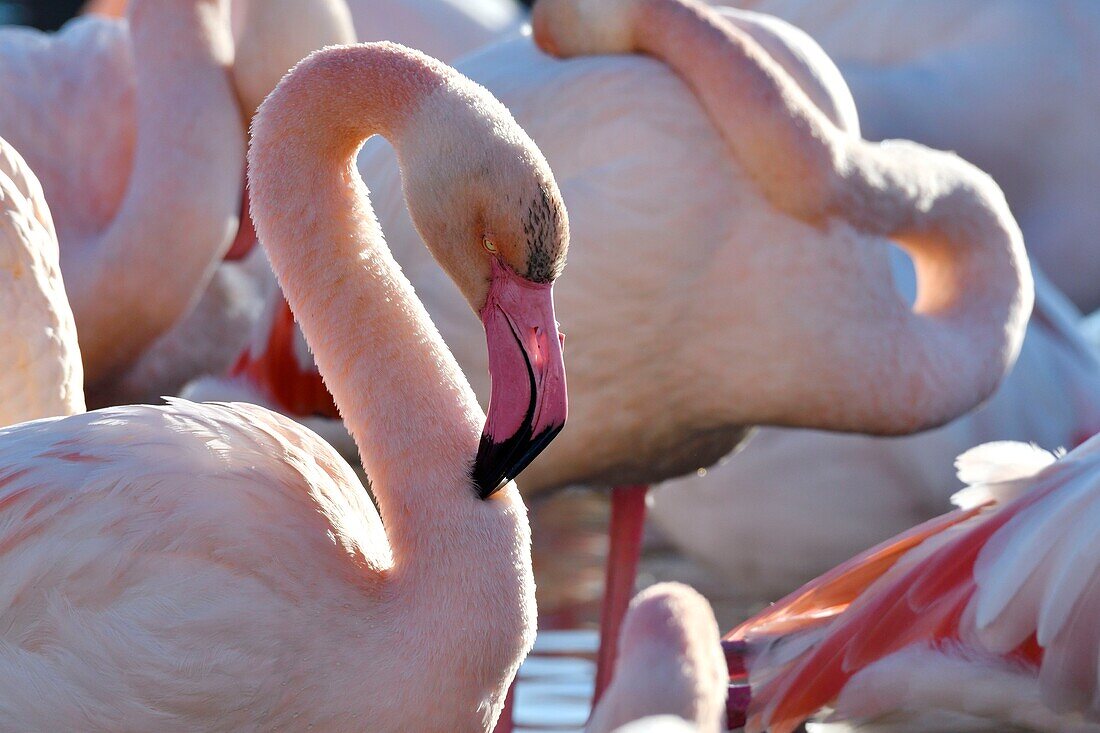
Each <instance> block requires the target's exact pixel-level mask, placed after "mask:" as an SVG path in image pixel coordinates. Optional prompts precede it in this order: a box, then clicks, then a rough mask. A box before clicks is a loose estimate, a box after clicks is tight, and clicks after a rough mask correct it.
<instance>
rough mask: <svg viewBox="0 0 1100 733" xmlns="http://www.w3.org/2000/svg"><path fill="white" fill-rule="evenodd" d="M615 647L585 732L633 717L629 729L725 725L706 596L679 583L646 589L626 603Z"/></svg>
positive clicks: (706, 729) (606, 730) (700, 732)
mask: <svg viewBox="0 0 1100 733" xmlns="http://www.w3.org/2000/svg"><path fill="white" fill-rule="evenodd" d="M619 647H620V648H621V649H622V655H621V656H620V657H619V658H618V661H617V662H616V663H615V674H614V676H613V677H612V681H611V685H610V687H608V688H607V693H606V694H605V695H604V696H603V699H602V700H600V703H599V705H598V706H597V707H596V709H595V710H594V711H593V713H592V717H591V719H590V720H589V721H588V725H587V726H586V728H585V731H586V733H611V731H623V733H625V731H626V730H627V728H624V727H623V726H627V725H628V724H631V723H634V725H632V726H630V728H629V730H635V726H638V730H639V731H640V730H643V729H644V730H653V731H654V732H656V731H670V730H677V729H676V728H670V727H669V726H676V725H677V724H679V725H686V726H688V728H687V729H688V730H691V731H694V732H695V733H718V731H719V730H725V728H724V727H722V723H723V722H724V718H725V710H726V707H725V706H726V683H727V674H726V662H725V659H724V658H723V656H722V652H721V649H720V646H719V642H718V623H717V621H715V620H714V611H712V610H711V607H710V604H709V603H707V601H706V599H705V598H703V597H702V596H701V595H699V594H698V593H697V592H695V591H694V590H692V589H691V588H689V587H687V586H685V585H681V584H679V583H660V584H657V585H653V586H650V587H649V588H646V589H645V590H644V591H642V592H641V593H639V594H638V595H637V596H635V598H634V600H633V601H631V603H630V607H629V609H627V612H626V617H625V619H624V621H623V628H622V638H621V639H620V640H619ZM643 721H644V722H643ZM643 725H648V726H651V728H642V727H641V726H643Z"/></svg>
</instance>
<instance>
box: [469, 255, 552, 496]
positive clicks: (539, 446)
mask: <svg viewBox="0 0 1100 733" xmlns="http://www.w3.org/2000/svg"><path fill="white" fill-rule="evenodd" d="M492 263H493V264H492V268H493V269H492V280H491V282H490V285H489V296H488V298H487V299H486V301H485V307H483V308H482V309H481V322H482V323H483V324H484V326H485V338H486V342H487V343H488V347H489V376H490V378H491V379H492V390H491V392H490V395H489V415H488V418H487V419H486V421H485V429H484V431H482V434H481V444H480V445H479V446H478V450H477V458H475V459H474V467H473V476H472V478H473V482H474V486H475V487H476V489H477V492H478V495H479V496H480V497H481V498H482V499H487V498H489V497H490V496H492V495H493V494H494V493H495V492H496V491H498V490H499V489H501V488H502V487H503V486H504V485H505V484H507V483H508V482H509V481H511V480H512V479H514V478H515V477H516V476H518V475H519V473H520V472H521V471H522V470H523V469H525V468H527V466H528V464H530V463H531V461H533V460H534V459H535V457H536V456H538V454H539V453H541V452H542V451H543V449H544V448H546V446H548V445H549V444H550V441H552V440H553V439H554V437H555V436H556V435H557V434H558V433H559V432H561V429H562V428H563V427H565V417H566V413H567V411H568V406H567V400H566V394H565V361H564V358H563V356H562V349H563V346H564V343H565V337H564V336H562V335H561V334H560V333H558V324H557V321H556V320H555V319H554V297H553V291H552V285H551V284H550V283H536V282H532V281H530V280H527V279H526V278H524V277H521V276H519V275H517V274H516V273H514V272H512V270H511V269H509V268H508V267H507V266H506V265H504V264H502V263H501V262H500V261H498V260H497V259H496V258H494V259H493V261H492Z"/></svg>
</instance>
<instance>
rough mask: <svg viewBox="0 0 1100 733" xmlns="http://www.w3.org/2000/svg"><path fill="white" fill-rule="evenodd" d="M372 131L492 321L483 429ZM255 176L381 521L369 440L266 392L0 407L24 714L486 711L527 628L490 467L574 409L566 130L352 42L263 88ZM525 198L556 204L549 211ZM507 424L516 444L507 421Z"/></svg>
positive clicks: (35, 719) (261, 206) (67, 722)
mask: <svg viewBox="0 0 1100 733" xmlns="http://www.w3.org/2000/svg"><path fill="white" fill-rule="evenodd" d="M375 133H379V134H385V135H387V137H388V139H389V140H391V141H392V142H393V143H394V144H395V145H396V146H397V148H398V150H399V151H400V153H401V160H402V167H403V170H404V171H405V176H406V182H407V184H408V192H409V202H410V206H411V208H412V210H413V211H414V215H415V216H416V218H417V222H418V224H419V225H420V227H421V230H422V231H423V233H424V237H425V241H426V242H427V243H428V244H429V246H430V247H432V250H433V252H434V253H435V255H436V256H437V257H438V258H439V260H440V262H441V263H443V265H444V266H445V267H446V268H447V269H448V271H449V272H451V273H453V275H454V277H455V278H456V280H457V281H458V282H459V283H460V285H461V287H462V288H463V291H464V292H466V293H468V296H469V298H470V303H471V305H472V306H473V307H474V308H475V309H477V310H478V311H480V313H481V315H482V319H483V321H484V322H485V328H486V337H487V340H488V343H489V350H490V353H491V354H492V357H491V359H492V367H493V375H492V377H493V381H494V389H495V391H494V402H493V404H492V405H491V407H490V410H489V416H488V419H487V421H486V424H485V437H483V438H482V441H481V443H480V445H479V441H478V431H479V424H480V421H481V419H482V415H483V413H482V412H481V411H480V409H479V408H478V406H477V403H476V401H475V398H474V395H473V392H472V391H471V390H470V389H469V386H468V384H467V383H466V381H465V380H464V378H463V377H462V373H461V371H460V370H459V368H458V365H457V364H456V363H455V361H454V359H453V358H452V357H451V355H450V354H449V352H448V351H447V349H446V347H445V345H444V343H443V341H442V339H441V338H440V337H439V335H438V333H437V332H436V331H435V329H434V328H433V326H432V324H431V322H430V320H429V318H428V316H427V313H426V312H425V311H424V309H423V308H422V307H421V306H420V304H419V302H418V301H417V300H416V298H415V296H414V295H413V291H412V289H411V287H410V285H409V283H408V281H407V280H406V279H405V278H404V277H403V276H402V274H401V272H400V270H399V269H398V268H397V266H396V265H395V263H394V261H393V259H392V258H391V257H390V255H389V253H388V250H387V249H386V247H385V244H384V242H383V240H382V236H381V231H380V229H379V227H378V225H377V223H376V221H375V219H374V217H373V214H372V212H371V208H370V204H369V201H368V200H367V195H366V189H365V187H364V186H363V184H362V182H361V181H360V180H359V178H358V176H356V175H355V173H354V170H353V156H354V155H355V152H356V150H357V149H358V147H359V145H360V144H361V143H362V141H363V139H365V138H366V137H368V136H370V135H372V134H375ZM250 184H251V191H252V203H253V218H254V221H255V223H256V225H257V230H258V233H259V235H260V237H261V241H263V242H264V245H265V247H266V248H267V250H268V254H269V256H270V259H271V263H272V266H273V268H274V270H275V272H276V274H277V275H278V277H279V279H280V282H281V283H282V285H283V286H284V289H285V291H286V294H287V297H288V300H289V301H290V304H291V305H292V306H293V308H294V309H295V312H296V314H297V316H298V317H299V319H300V322H301V324H302V328H303V331H304V332H305V334H306V336H307V338H308V339H309V341H310V343H311V344H312V345H313V346H314V349H315V354H316V357H317V362H318V364H319V365H320V367H321V370H322V373H323V374H325V375H326V376H327V380H328V381H327V384H328V386H329V387H330V388H331V390H332V393H333V395H334V397H335V400H336V403H337V404H338V405H339V406H340V408H341V413H342V414H343V415H344V416H345V418H346V420H347V423H348V424H349V426H350V427H351V431H352V434H353V435H355V436H356V442H357V444H358V446H359V448H360V453H361V455H362V458H363V464H364V466H365V467H366V470H367V471H368V473H369V474H370V477H371V481H372V485H373V489H374V495H375V497H376V498H377V500H378V503H379V507H380V510H381V516H382V517H383V518H384V520H385V528H384V529H383V524H382V520H381V519H380V517H379V515H378V513H376V512H375V510H374V508H373V506H372V504H371V502H370V500H369V499H368V498H367V494H366V492H365V491H364V490H363V487H362V485H361V484H360V483H359V482H358V481H357V480H356V479H355V477H354V474H353V473H352V471H351V469H350V467H349V466H348V465H347V463H346V462H344V461H343V460H341V459H340V458H339V456H338V455H336V454H335V452H334V451H332V449H331V448H329V447H328V446H327V445H325V444H324V443H323V442H322V441H320V440H319V439H318V438H317V437H316V436H315V435H314V434H312V433H310V432H308V431H306V430H303V429H302V428H300V427H299V426H297V425H296V424H294V423H293V422H291V421H289V420H287V419H285V418H282V417H281V416H279V415H277V414H274V413H271V412H269V411H267V410H264V409H263V408H259V407H255V406H251V405H244V404H220V405H199V404H192V403H188V402H183V401H174V402H173V403H172V404H170V405H167V406H155V407H154V406H138V407H118V408H109V409H105V410H100V411H97V412H91V413H87V414H84V415H77V416H72V417H68V418H63V419H54V420H42V421H37V422H32V423H23V424H21V425H18V426H15V427H11V428H7V429H4V430H0V482H2V484H3V487H2V492H3V497H2V502H0V504H2V506H0V513H3V514H4V515H5V516H6V520H5V521H4V522H3V524H4V526H5V527H6V528H7V529H6V530H5V534H4V538H3V543H4V546H5V547H6V548H7V550H6V552H5V553H4V554H3V556H2V557H0V563H2V564H3V566H4V568H3V572H2V573H0V577H3V579H4V580H3V582H4V583H5V584H6V585H7V586H8V589H7V592H5V593H4V594H3V597H4V598H6V599H8V603H7V605H6V607H4V608H3V609H2V610H0V615H2V616H3V618H4V622H3V629H4V632H3V633H4V639H5V644H4V645H3V652H2V654H0V660H2V661H0V678H2V679H3V687H4V690H5V700H6V701H7V704H6V705H4V706H2V707H0V727H3V728H6V729H11V730H120V729H133V730H164V731H174V730H179V731H183V730H188V731H190V730H196V729H201V730H208V731H241V730H275V729H278V728H284V729H306V728H309V729H311V730H314V731H326V730H328V731H347V730H350V729H353V728H356V727H361V726H367V727H369V728H370V729H371V730H377V731H407V730H424V731H436V730H438V731H443V730H446V731H485V730H487V729H488V728H489V727H490V726H491V725H492V723H493V721H494V720H495V718H496V716H497V714H498V712H499V710H500V706H501V705H502V703H503V698H504V692H505V688H506V686H507V684H508V682H509V681H510V679H511V678H512V676H513V674H514V672H515V670H516V668H517V667H518V665H519V662H520V659H521V658H522V656H523V655H524V654H525V653H526V652H527V650H528V648H529V647H530V644H531V641H532V637H533V634H534V586H533V582H532V577H531V567H530V547H529V532H528V527H527V520H526V512H525V509H524V507H523V503H522V501H521V500H520V497H519V494H518V492H517V491H516V489H515V486H514V484H511V483H506V484H504V485H503V486H501V487H500V488H499V490H497V491H495V493H493V492H494V490H496V489H497V486H496V485H494V484H493V483H492V479H494V478H496V477H498V476H503V477H506V476H508V475H510V474H511V473H513V471H514V469H515V467H516V466H517V465H519V464H520V463H522V462H523V461H524V460H527V459H529V457H530V455H529V452H528V451H529V450H534V449H537V448H538V444H539V437H540V436H542V435H543V434H544V433H545V432H547V431H549V432H552V431H553V429H554V428H555V427H557V426H560V423H561V421H562V420H563V419H564V416H565V415H564V413H565V392H564V386H565V385H564V371H563V366H562V358H561V351H560V347H559V339H558V334H557V329H556V326H555V322H554V314H553V304H552V299H551V281H552V280H553V278H554V276H556V275H557V274H558V272H559V270H560V268H561V266H562V263H563V260H564V256H565V250H566V246H567V238H568V233H567V224H566V220H565V213H564V209H563V208H562V206H561V201H560V198H559V194H558V191H557V188H556V186H555V184H554V180H553V177H552V175H551V173H550V169H549V167H548V166H547V165H546V162H545V160H544V159H543V157H542V155H541V154H540V153H539V151H538V150H537V148H536V147H535V145H534V144H533V143H532V142H531V140H530V139H529V138H528V137H527V136H526V135H525V134H524V133H523V131H522V130H521V129H520V128H519V127H518V125H517V124H516V123H515V122H514V121H513V120H512V118H511V117H510V116H509V114H508V112H507V110H506V109H505V108H504V107H503V106H502V105H501V104H499V103H498V102H497V101H496V100H494V99H493V98H492V97H491V95H489V94H488V93H487V92H486V91H485V90H484V89H482V88H480V87H478V86H477V85H475V84H473V83H471V82H470V81H469V80H467V79H465V78H464V77H462V76H460V75H459V74H457V73H455V72H454V71H453V70H451V69H449V68H448V67H446V66H444V65H442V64H441V63H439V62H436V61H434V60H433V59H430V58H428V57H426V56H423V55H421V54H419V53H417V52H413V51H410V50H408V49H405V48H403V47H400V46H396V45H393V44H374V45H366V46H359V47H338V48H330V49H326V50H324V51H321V52H318V53H316V54H314V55H312V56H311V57H310V58H309V59H307V60H306V61H303V62H302V63H301V64H299V65H298V66H297V67H296V69H295V70H294V71H293V72H292V73H291V74H290V75H288V76H287V78H286V79H284V80H283V81H282V82H281V83H280V85H279V87H278V88H277V89H276V91H275V92H274V93H273V94H272V95H271V97H269V99H268V100H267V101H266V102H265V104H264V106H263V107H262V108H261V110H260V112H259V114H258V116H257V120H256V122H255V125H254V137H253V143H252V147H251V152H250ZM530 217H536V218H538V219H540V220H541V221H542V222H543V223H544V226H542V227H540V228H538V229H537V231H534V232H530V233H525V232H524V228H523V224H524V222H525V221H528V220H529V219H530ZM490 250H492V251H490ZM513 423H520V424H519V425H517V426H516V429H517V432H516V433H515V434H514V435H510V434H509V433H508V431H509V429H512V427H513ZM528 436H532V437H531V438H530V439H528ZM508 438H512V440H510V441H507V444H509V445H512V446H513V447H514V448H515V451H513V452H511V453H510V454H508V455H504V454H502V453H500V452H498V451H494V450H491V449H492V448H493V447H494V446H499V445H501V441H506V439H508ZM487 446H488V447H487ZM475 454H476V457H475ZM487 495H491V496H490V497H487Z"/></svg>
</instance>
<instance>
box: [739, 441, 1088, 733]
mask: <svg viewBox="0 0 1100 733" xmlns="http://www.w3.org/2000/svg"><path fill="white" fill-rule="evenodd" d="M957 465H958V468H959V477H960V478H961V479H962V480H963V481H965V482H966V483H968V484H969V485H970V486H969V488H967V489H964V490H963V491H962V492H960V494H958V495H956V503H958V504H959V505H960V507H961V508H960V509H958V510H957V511H955V512H953V513H951V514H947V515H945V516H943V517H940V518H939V519H934V520H931V521H929V522H926V523H925V524H922V525H920V526H918V527H916V528H914V529H912V530H910V531H909V532H906V533H904V534H902V535H900V536H898V537H895V538H894V539H892V540H890V541H888V542H885V543H883V544H881V545H879V546H878V547H875V548H873V549H871V550H868V551H867V552H865V553H863V554H862V555H860V556H858V557H856V558H854V559H853V560H850V561H848V562H847V563H844V564H843V565H841V566H839V567H837V568H836V569H834V570H832V571H830V572H829V573H827V574H825V575H824V576H822V577H821V578H819V579H817V580H815V581H813V582H811V583H809V584H807V585H806V586H804V587H803V588H801V589H799V590H798V591H795V592H794V593H792V594H791V595H789V596H788V597H787V598H785V599H783V600H782V601H780V602H779V603H777V604H775V605H774V606H771V607H770V608H768V609H767V610H765V611H764V612H762V613H761V614H760V615H759V616H757V617H755V618H753V619H750V620H749V621H747V622H745V623H744V624H743V625H742V626H740V627H738V628H737V629H735V630H734V631H733V632H731V634H730V635H729V641H730V644H731V646H733V647H736V648H737V649H738V650H739V651H740V652H741V653H743V654H744V655H745V658H744V661H745V662H746V663H747V665H746V666H747V668H748V678H747V681H748V682H749V683H750V685H751V702H750V703H749V704H748V706H747V713H748V726H747V730H748V731H762V730H765V729H766V730H770V731H773V732H774V733H787V732H788V731H792V730H795V728H796V727H797V726H798V725H799V724H800V723H801V722H802V721H803V720H804V719H806V718H808V717H809V716H811V715H813V714H814V713H815V712H817V711H818V710H820V709H821V708H823V707H826V706H828V707H831V708H833V709H834V715H833V717H834V718H835V719H838V720H846V721H850V722H852V723H855V724H857V725H859V726H860V730H883V731H885V730H890V731H925V732H932V731H962V730H966V731H971V730H973V731H978V730H982V731H1001V730H1005V729H1007V728H1010V727H1011V729H1012V730H1020V729H1022V730H1035V731H1049V732H1051V733H1055V732H1058V733H1064V732H1067V731H1076V732H1079V733H1085V732H1087V731H1098V730H1100V714H1098V712H1097V709H1096V704H1095V701H1096V700H1097V696H1098V693H1100V677H1098V673H1097V666H1096V660H1097V655H1098V653H1100V634H1098V633H1097V624H1096V619H1097V613H1096V607H1097V603H1098V597H1100V596H1098V590H1100V582H1098V580H1100V563H1098V558H1100V554H1098V553H1097V552H1096V542H1095V529H1096V517H1097V515H1098V513H1100V481H1098V477H1100V438H1093V439H1092V440H1090V441H1089V442H1087V443H1085V444H1084V445H1082V446H1081V447H1079V448H1077V449H1076V450H1074V451H1072V452H1071V453H1069V454H1068V455H1066V456H1065V457H1063V458H1060V459H1058V460H1055V457H1054V456H1052V455H1051V454H1049V453H1046V452H1045V451H1042V450H1040V449H1038V448H1036V447H1034V446H1029V445H1025V444H1022V443H1007V442H1005V443H989V444H986V445H983V446H980V447H978V448H974V449H972V450H970V451H968V452H967V453H964V454H963V455H962V456H960V457H959V459H958V462H957ZM738 681H740V682H743V681H744V680H743V679H741V680H738ZM735 712H736V711H735Z"/></svg>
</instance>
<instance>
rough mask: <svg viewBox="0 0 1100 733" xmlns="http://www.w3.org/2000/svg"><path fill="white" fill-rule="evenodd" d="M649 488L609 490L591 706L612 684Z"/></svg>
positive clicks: (636, 570)
mask: <svg viewBox="0 0 1100 733" xmlns="http://www.w3.org/2000/svg"><path fill="white" fill-rule="evenodd" d="M648 492H649V487H648V486H645V485H637V486H616V487H615V488H614V489H612V490H611V526H610V527H609V529H608V535H609V537H610V546H609V549H608V555H607V572H606V575H605V576H604V578H605V580H604V592H603V606H602V607H601V609H600V650H599V653H598V655H597V657H596V691H595V695H594V697H593V700H592V705H593V707H594V706H595V705H596V703H597V702H599V700H600V696H601V695H603V692H604V690H606V689H607V686H608V684H609V683H610V682H611V673H612V670H613V669H614V667H615V658H616V656H617V654H618V646H619V629H620V627H621V626H622V623H623V616H624V615H625V614H626V609H627V606H629V605H630V599H631V597H632V596H633V595H634V580H635V578H636V577H637V575H638V558H639V556H640V555H641V551H642V529H643V527H644V526H645V497H646V494H647V493H648Z"/></svg>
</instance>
